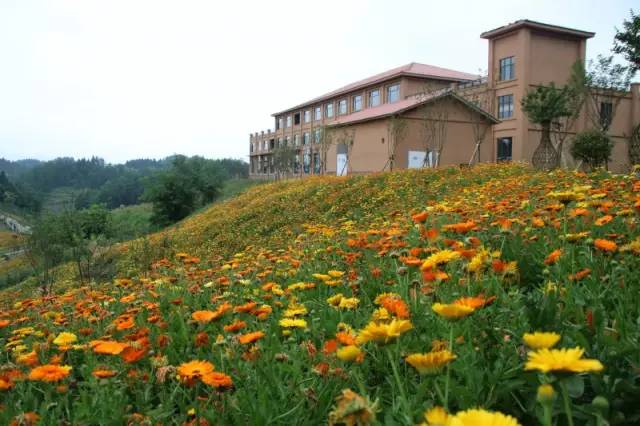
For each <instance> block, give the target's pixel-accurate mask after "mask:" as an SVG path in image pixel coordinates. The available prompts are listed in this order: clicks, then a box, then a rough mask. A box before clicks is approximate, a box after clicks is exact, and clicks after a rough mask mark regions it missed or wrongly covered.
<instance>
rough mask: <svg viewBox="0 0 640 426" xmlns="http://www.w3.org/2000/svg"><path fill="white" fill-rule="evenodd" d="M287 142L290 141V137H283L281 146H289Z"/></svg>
mask: <svg viewBox="0 0 640 426" xmlns="http://www.w3.org/2000/svg"><path fill="white" fill-rule="evenodd" d="M289 142H291V139H290V138H289V136H287V137H286V138H284V145H282V146H285V147H287V146H289V145H290V143H289Z"/></svg>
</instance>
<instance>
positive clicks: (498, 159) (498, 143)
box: [496, 136, 513, 162]
mask: <svg viewBox="0 0 640 426" xmlns="http://www.w3.org/2000/svg"><path fill="white" fill-rule="evenodd" d="M507 140H508V141H509V156H508V157H507V156H504V155H503V156H502V157H501V156H500V152H501V151H503V153H504V150H501V146H502V145H501V144H502V143H503V141H507ZM504 161H513V136H503V137H501V138H498V139H497V140H496V162H504Z"/></svg>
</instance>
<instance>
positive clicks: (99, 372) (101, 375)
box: [91, 369, 118, 379]
mask: <svg viewBox="0 0 640 426" xmlns="http://www.w3.org/2000/svg"><path fill="white" fill-rule="evenodd" d="M91 374H93V376H94V377H97V378H98V379H108V378H109V377H113V376H115V375H116V374H118V372H117V371H114V370H106V369H104V370H103V369H95V370H93V371H92V372H91Z"/></svg>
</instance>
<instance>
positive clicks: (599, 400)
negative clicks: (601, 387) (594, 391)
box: [591, 395, 609, 414]
mask: <svg viewBox="0 0 640 426" xmlns="http://www.w3.org/2000/svg"><path fill="white" fill-rule="evenodd" d="M591 405H593V406H594V407H595V408H596V409H597V410H598V411H600V413H602V414H605V413H607V412H608V411H609V401H607V398H605V397H604V396H600V395H598V396H596V397H595V398H593V401H591Z"/></svg>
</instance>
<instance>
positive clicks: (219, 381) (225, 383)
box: [202, 371, 233, 388]
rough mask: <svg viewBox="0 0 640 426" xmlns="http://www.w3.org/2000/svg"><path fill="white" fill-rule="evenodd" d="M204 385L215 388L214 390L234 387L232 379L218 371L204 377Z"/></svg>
mask: <svg viewBox="0 0 640 426" xmlns="http://www.w3.org/2000/svg"><path fill="white" fill-rule="evenodd" d="M202 383H204V384H207V385H209V386H213V387H214V388H230V387H232V386H233V381H232V380H231V377H229V376H227V375H226V374H224V373H218V372H217V371H212V372H211V373H207V374H205V375H203V376H202Z"/></svg>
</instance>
